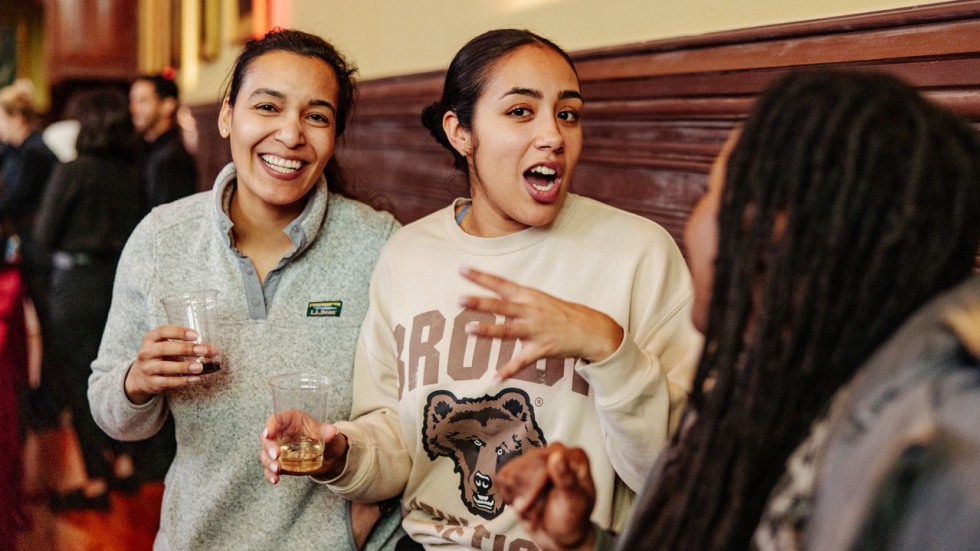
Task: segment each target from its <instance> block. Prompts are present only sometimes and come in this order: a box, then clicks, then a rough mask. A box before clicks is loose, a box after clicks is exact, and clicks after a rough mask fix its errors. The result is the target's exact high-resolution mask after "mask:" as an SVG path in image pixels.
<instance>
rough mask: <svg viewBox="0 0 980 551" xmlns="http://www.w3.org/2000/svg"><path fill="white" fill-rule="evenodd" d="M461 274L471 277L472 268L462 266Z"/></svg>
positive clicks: (460, 268)
mask: <svg viewBox="0 0 980 551" xmlns="http://www.w3.org/2000/svg"><path fill="white" fill-rule="evenodd" d="M459 273H460V274H462V275H469V274H470V267H469V266H460V267H459Z"/></svg>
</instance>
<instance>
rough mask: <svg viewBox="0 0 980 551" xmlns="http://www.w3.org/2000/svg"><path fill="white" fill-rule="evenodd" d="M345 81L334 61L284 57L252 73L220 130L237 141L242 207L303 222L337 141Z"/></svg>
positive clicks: (225, 108) (260, 62)
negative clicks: (300, 218) (310, 194)
mask: <svg viewBox="0 0 980 551" xmlns="http://www.w3.org/2000/svg"><path fill="white" fill-rule="evenodd" d="M337 90H338V84H337V76H336V73H335V72H334V70H333V68H332V67H331V66H330V65H328V64H327V63H326V62H324V61H322V60H320V59H318V58H315V57H307V56H301V55H297V54H293V53H289V52H284V51H274V52H269V53H266V54H263V55H261V56H259V57H257V58H255V59H254V60H252V62H251V64H250V65H249V66H248V68H247V72H246V73H245V76H244V78H243V79H242V84H241V87H240V89H239V91H238V95H237V97H236V98H235V103H234V105H231V103H229V101H228V100H227V99H226V100H225V103H224V105H222V107H221V114H220V116H219V118H218V128H219V129H220V130H221V132H222V135H227V136H229V137H230V139H231V156H232V160H233V161H234V163H235V168H236V170H237V172H238V188H237V191H236V193H235V198H234V200H235V201H239V202H241V204H242V206H244V207H246V208H249V209H264V210H271V211H274V212H278V213H283V214H287V215H295V214H298V213H299V212H300V211H302V209H303V207H304V206H305V200H304V199H305V197H306V194H307V193H308V192H309V191H310V189H312V188H313V186H314V185H315V184H316V181H317V178H318V177H319V176H320V174H321V173H322V172H323V168H324V167H325V166H326V164H327V161H329V160H330V158H331V157H333V153H334V144H335V141H336V129H335V121H336V117H335V115H336V105H337Z"/></svg>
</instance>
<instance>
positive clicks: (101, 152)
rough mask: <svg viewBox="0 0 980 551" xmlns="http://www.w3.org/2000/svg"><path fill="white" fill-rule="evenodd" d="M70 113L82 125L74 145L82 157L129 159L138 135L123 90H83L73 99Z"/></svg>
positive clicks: (103, 88) (101, 88)
mask: <svg viewBox="0 0 980 551" xmlns="http://www.w3.org/2000/svg"><path fill="white" fill-rule="evenodd" d="M69 111H70V114H71V116H72V117H73V118H74V119H76V120H77V121H78V124H79V129H78V139H77V140H76V142H75V149H76V150H78V153H79V155H96V156H100V157H129V156H132V155H133V153H134V152H135V150H136V143H137V135H136V132H135V130H134V129H133V119H132V115H130V113H129V99H128V98H127V97H126V94H125V93H124V92H123V91H122V90H119V89H118V88H110V87H100V88H93V89H89V90H83V91H81V92H78V93H77V94H76V95H74V96H72V98H71V101H70V108H69Z"/></svg>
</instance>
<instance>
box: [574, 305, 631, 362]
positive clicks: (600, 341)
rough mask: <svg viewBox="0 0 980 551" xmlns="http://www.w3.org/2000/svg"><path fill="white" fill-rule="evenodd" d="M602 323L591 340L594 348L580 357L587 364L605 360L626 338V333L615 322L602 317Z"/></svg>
mask: <svg viewBox="0 0 980 551" xmlns="http://www.w3.org/2000/svg"><path fill="white" fill-rule="evenodd" d="M604 318H605V320H604V323H603V324H601V325H600V330H599V331H598V332H597V334H596V338H595V339H593V342H594V343H595V346H594V347H593V350H590V351H588V352H587V353H586V354H584V355H583V356H582V359H583V360H585V361H587V362H589V363H599V362H601V361H604V360H606V359H607V358H609V356H612V355H613V354H615V353H616V351H617V350H619V347H620V346H622V344H623V339H624V338H625V337H626V331H624V330H623V328H622V326H620V325H619V324H618V323H616V321H615V320H613V319H612V318H610V317H608V316H604Z"/></svg>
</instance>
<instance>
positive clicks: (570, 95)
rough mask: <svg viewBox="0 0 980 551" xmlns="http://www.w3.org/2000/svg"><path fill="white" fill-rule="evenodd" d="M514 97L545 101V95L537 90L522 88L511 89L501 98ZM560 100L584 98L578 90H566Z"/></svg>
mask: <svg viewBox="0 0 980 551" xmlns="http://www.w3.org/2000/svg"><path fill="white" fill-rule="evenodd" d="M513 95H517V96H530V97H532V98H534V99H544V94H542V93H541V91H539V90H535V89H533V88H521V87H519V86H515V87H513V88H511V89H510V90H508V91H507V92H505V93H504V94H503V95H501V96H500V97H501V98H505V97H507V96H513ZM558 99H579V100H583V101H584V99H583V98H582V94H581V93H579V91H578V90H565V91H563V92H561V93H560V94H558Z"/></svg>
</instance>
